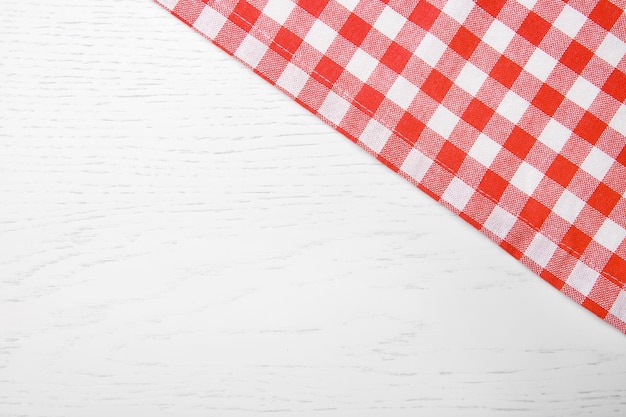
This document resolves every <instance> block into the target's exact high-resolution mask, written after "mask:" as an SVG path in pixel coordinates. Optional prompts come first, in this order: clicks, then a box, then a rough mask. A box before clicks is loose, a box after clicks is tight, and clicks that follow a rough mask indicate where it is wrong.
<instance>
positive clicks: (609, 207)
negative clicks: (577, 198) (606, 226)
mask: <svg viewBox="0 0 626 417" xmlns="http://www.w3.org/2000/svg"><path fill="white" fill-rule="evenodd" d="M620 198H622V196H621V195H619V193H618V192H617V191H615V190H613V189H612V188H611V187H609V186H608V185H606V184H605V183H603V182H601V183H600V184H599V185H598V188H596V189H595V191H594V192H593V194H591V197H589V200H588V201H587V202H588V203H589V205H590V206H591V207H593V208H594V209H596V210H598V211H599V212H600V213H602V214H604V215H605V216H607V217H608V216H609V214H611V212H612V211H613V208H614V207H615V206H616V205H617V203H618V202H619V200H620Z"/></svg>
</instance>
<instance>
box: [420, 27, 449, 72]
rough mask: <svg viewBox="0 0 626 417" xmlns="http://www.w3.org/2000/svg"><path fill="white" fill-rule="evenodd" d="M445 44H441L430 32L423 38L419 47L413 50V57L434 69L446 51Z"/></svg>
mask: <svg viewBox="0 0 626 417" xmlns="http://www.w3.org/2000/svg"><path fill="white" fill-rule="evenodd" d="M446 48H447V46H446V44H445V43H443V42H441V41H440V40H439V39H437V38H436V37H435V36H433V35H432V34H431V33H430V32H429V33H427V34H426V36H424V39H422V41H421V42H420V44H419V46H418V47H417V49H416V50H415V55H417V56H418V57H419V58H421V59H422V60H424V62H426V63H427V64H428V65H430V66H431V67H434V66H435V65H437V62H438V61H439V59H440V58H441V56H442V55H443V53H444V52H445V51H446Z"/></svg>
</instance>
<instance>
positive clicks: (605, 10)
mask: <svg viewBox="0 0 626 417" xmlns="http://www.w3.org/2000/svg"><path fill="white" fill-rule="evenodd" d="M621 14H622V10H621V9H620V8H619V7H617V6H616V5H614V4H613V3H611V2H610V1H609V0H600V1H599V2H598V4H596V7H594V9H593V10H592V11H591V13H590V14H589V18H590V19H591V20H593V21H594V22H596V23H597V24H599V25H600V26H602V27H603V28H604V29H605V30H611V28H612V27H613V25H614V24H615V22H617V19H619V17H620V15H621Z"/></svg>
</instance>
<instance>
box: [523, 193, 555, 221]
mask: <svg viewBox="0 0 626 417" xmlns="http://www.w3.org/2000/svg"><path fill="white" fill-rule="evenodd" d="M549 214H550V209H549V208H547V207H546V206H544V205H543V204H541V203H540V202H539V201H537V200H535V199H534V198H532V197H531V198H529V199H528V201H527V202H526V204H525V205H524V208H523V209H522V212H521V213H520V217H521V218H522V219H524V220H525V221H526V222H527V223H528V224H529V225H531V226H533V227H534V228H536V229H539V228H540V227H541V225H542V224H543V222H545V221H546V219H547V218H548V215H549Z"/></svg>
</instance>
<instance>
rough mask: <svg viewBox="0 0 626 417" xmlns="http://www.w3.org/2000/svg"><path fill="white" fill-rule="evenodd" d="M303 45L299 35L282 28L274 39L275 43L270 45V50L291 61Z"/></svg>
mask: <svg viewBox="0 0 626 417" xmlns="http://www.w3.org/2000/svg"><path fill="white" fill-rule="evenodd" d="M301 43H302V39H300V37H299V36H298V35H296V34H295V33H293V32H292V31H290V30H289V29H287V28H285V27H282V28H280V30H279V31H278V33H277V34H276V36H275V37H274V41H273V42H272V44H271V45H270V48H272V50H273V51H275V52H276V53H278V54H279V55H280V56H282V57H283V58H285V59H286V60H287V61H289V60H290V59H291V56H292V55H293V54H294V53H295V52H296V50H297V49H298V47H299V46H300V44H301Z"/></svg>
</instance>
